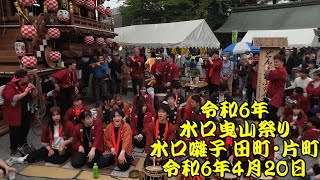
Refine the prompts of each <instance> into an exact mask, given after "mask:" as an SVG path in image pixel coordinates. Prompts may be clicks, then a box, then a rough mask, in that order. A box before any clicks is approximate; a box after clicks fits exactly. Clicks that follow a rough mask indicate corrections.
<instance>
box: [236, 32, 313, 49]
mask: <svg viewBox="0 0 320 180" xmlns="http://www.w3.org/2000/svg"><path fill="white" fill-rule="evenodd" d="M258 37H261V38H264V37H266V38H267V37H287V38H288V47H290V48H293V47H295V48H302V47H309V46H311V47H317V46H319V43H318V37H317V36H315V34H314V31H313V28H308V29H286V30H254V31H251V30H250V31H248V32H247V34H246V35H245V36H244V37H243V39H242V40H241V42H250V43H251V42H252V40H253V38H258Z"/></svg>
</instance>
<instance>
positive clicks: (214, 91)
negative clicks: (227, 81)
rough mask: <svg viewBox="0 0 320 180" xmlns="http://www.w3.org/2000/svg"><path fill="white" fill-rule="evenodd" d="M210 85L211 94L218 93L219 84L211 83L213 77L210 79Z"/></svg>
mask: <svg viewBox="0 0 320 180" xmlns="http://www.w3.org/2000/svg"><path fill="white" fill-rule="evenodd" d="M208 87H209V94H210V96H211V94H213V93H216V92H218V91H219V85H215V84H212V83H211V78H209V79H208Z"/></svg>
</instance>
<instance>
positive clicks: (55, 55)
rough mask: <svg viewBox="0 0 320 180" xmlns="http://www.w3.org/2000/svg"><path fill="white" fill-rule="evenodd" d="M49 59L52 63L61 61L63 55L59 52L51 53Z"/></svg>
mask: <svg viewBox="0 0 320 180" xmlns="http://www.w3.org/2000/svg"><path fill="white" fill-rule="evenodd" d="M49 58H50V60H51V61H59V60H60V59H61V53H60V52H59V51H51V52H50V53H49Z"/></svg>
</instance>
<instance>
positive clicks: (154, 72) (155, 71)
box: [150, 57, 166, 93]
mask: <svg viewBox="0 0 320 180" xmlns="http://www.w3.org/2000/svg"><path fill="white" fill-rule="evenodd" d="M156 60H157V62H156V63H155V64H153V65H152V67H151V72H150V74H151V78H152V79H154V80H156V83H155V85H154V87H153V88H154V91H155V93H164V92H165V91H164V90H163V83H162V75H161V73H162V69H163V67H164V66H165V65H166V63H165V62H163V60H162V58H161V57H157V58H156Z"/></svg>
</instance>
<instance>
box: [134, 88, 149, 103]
mask: <svg viewBox="0 0 320 180" xmlns="http://www.w3.org/2000/svg"><path fill="white" fill-rule="evenodd" d="M139 97H144V98H145V99H146V100H147V103H148V104H149V105H151V106H152V98H151V96H150V94H148V93H147V87H146V86H145V85H142V86H141V88H140V93H139V95H135V96H134V99H133V107H134V106H135V105H136V104H137V101H138V99H139Z"/></svg>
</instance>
